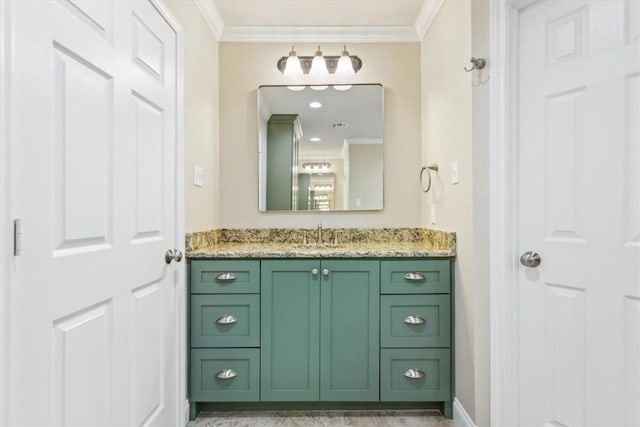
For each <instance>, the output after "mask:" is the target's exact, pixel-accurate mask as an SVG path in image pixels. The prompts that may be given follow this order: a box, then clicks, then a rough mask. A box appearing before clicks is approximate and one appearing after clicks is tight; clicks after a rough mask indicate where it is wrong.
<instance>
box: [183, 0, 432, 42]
mask: <svg viewBox="0 0 640 427" xmlns="http://www.w3.org/2000/svg"><path fill="white" fill-rule="evenodd" d="M443 1H444V0H195V2H196V5H198V8H199V9H200V11H201V12H202V14H203V15H204V16H205V19H206V20H207V23H208V24H209V26H210V27H211V28H212V30H213V31H214V34H216V37H217V38H218V40H220V41H287V42H290V41H299V42H304V41H312V42H320V41H324V42H328V41H331V42H392V41H420V40H421V39H422V37H423V36H424V33H425V32H426V30H427V29H428V27H429V25H430V24H431V22H432V21H433V18H434V17H435V15H436V14H437V12H438V10H439V9H440V6H441V5H442V3H443Z"/></svg>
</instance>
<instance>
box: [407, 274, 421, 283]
mask: <svg viewBox="0 0 640 427" xmlns="http://www.w3.org/2000/svg"><path fill="white" fill-rule="evenodd" d="M424 279H425V278H424V274H422V273H415V272H413V273H407V274H405V275H404V280H408V281H409V282H424Z"/></svg>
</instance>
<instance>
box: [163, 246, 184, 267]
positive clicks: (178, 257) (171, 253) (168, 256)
mask: <svg viewBox="0 0 640 427" xmlns="http://www.w3.org/2000/svg"><path fill="white" fill-rule="evenodd" d="M171 261H175V262H180V261H182V251H179V250H177V249H173V250H172V249H168V250H167V252H165V253H164V262H166V263H167V264H171Z"/></svg>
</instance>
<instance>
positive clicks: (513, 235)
mask: <svg viewBox="0 0 640 427" xmlns="http://www.w3.org/2000/svg"><path fill="white" fill-rule="evenodd" d="M531 4H532V0H499V1H492V2H491V28H490V30H491V34H490V40H491V52H490V55H489V57H490V58H492V62H491V63H492V64H493V65H492V70H491V74H492V75H491V82H490V93H491V107H490V108H491V119H490V133H491V138H490V168H489V169H490V178H489V179H490V237H489V238H490V259H491V261H490V263H491V265H490V274H491V282H490V287H491V288H490V306H491V311H490V325H491V326H490V329H491V338H490V341H491V353H490V363H491V368H490V376H491V378H490V382H491V396H490V397H491V398H490V402H491V404H490V405H491V423H492V425H495V426H510V425H517V424H518V401H519V396H518V357H519V355H518V288H517V280H518V265H517V250H518V226H519V224H518V142H517V141H518V140H517V137H518V134H517V129H518V128H517V124H518V122H517V119H518V94H517V79H518V17H519V13H520V11H521V10H522V9H524V8H525V7H527V6H529V5H531Z"/></svg>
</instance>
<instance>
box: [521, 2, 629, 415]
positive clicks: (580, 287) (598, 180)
mask: <svg viewBox="0 0 640 427" xmlns="http://www.w3.org/2000/svg"><path fill="white" fill-rule="evenodd" d="M639 5H640V2H639V1H637V0H629V1H622V0H609V1H601V0H596V1H579V0H571V1H540V2H537V3H535V4H533V5H531V6H529V7H527V8H526V9H524V10H522V11H521V12H520V22H519V49H518V51H519V64H518V67H519V85H518V92H519V132H518V134H519V144H518V147H519V157H520V162H519V169H518V170H519V175H520V177H519V223H520V226H519V249H520V253H525V252H526V251H535V252H536V253H538V254H539V255H540V257H541V264H540V265H539V266H538V267H535V268H527V267H525V266H521V268H520V278H519V284H518V294H519V307H518V310H519V319H520V320H519V333H518V336H519V349H518V354H519V408H518V409H519V411H518V412H519V417H520V419H519V424H520V425H549V426H584V425H607V426H613V425H616V426H622V425H628V426H638V425H640V9H639Z"/></svg>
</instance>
